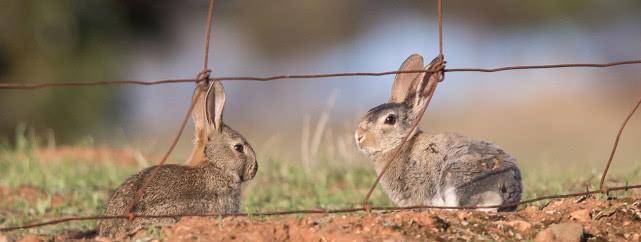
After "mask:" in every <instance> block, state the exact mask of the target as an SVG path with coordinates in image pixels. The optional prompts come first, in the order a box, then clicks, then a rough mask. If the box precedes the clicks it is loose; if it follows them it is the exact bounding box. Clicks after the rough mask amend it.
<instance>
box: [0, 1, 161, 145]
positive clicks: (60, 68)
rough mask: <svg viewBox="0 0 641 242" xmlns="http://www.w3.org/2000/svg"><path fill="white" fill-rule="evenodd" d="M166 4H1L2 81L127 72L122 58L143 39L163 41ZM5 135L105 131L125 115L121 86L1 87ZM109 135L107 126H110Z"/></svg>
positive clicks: (0, 128) (0, 130) (0, 125)
mask: <svg viewBox="0 0 641 242" xmlns="http://www.w3.org/2000/svg"><path fill="white" fill-rule="evenodd" d="M159 6H167V4H163V3H162V2H158V1H135V0H134V1H126V0H119V1H93V0H87V1H85V0H83V1H69V0H67V1H65V0H55V1H31V0H26V1H22V0H14V1H2V2H0V29H1V30H2V31H0V82H38V81H83V80H87V81H89V80H107V79H114V78H118V77H119V73H121V72H123V71H125V70H126V69H127V63H123V62H122V61H121V60H120V59H121V58H119V56H120V55H122V54H125V53H126V52H127V48H131V47H129V46H128V44H129V43H130V42H131V41H132V40H135V39H137V38H158V37H159V35H162V33H163V31H162V30H163V29H164V23H163V22H162V21H159V20H161V19H162V18H161V17H162V11H164V9H161V8H160V7H159ZM0 92H1V93H2V94H1V95H0V137H12V136H13V133H14V130H15V128H16V124H18V123H25V124H26V125H27V126H29V127H34V128H36V129H37V130H38V129H39V130H42V129H45V128H47V129H53V130H55V132H56V134H57V137H58V138H62V139H63V140H66V141H72V140H73V139H72V138H74V137H79V136H85V135H87V134H91V135H97V134H100V133H101V132H99V131H97V130H95V129H97V128H100V127H110V125H109V124H113V123H114V122H118V121H120V120H121V118H122V114H123V113H124V112H125V111H126V110H123V109H124V108H126V107H127V105H123V102H126V99H125V97H124V95H119V88H118V87H87V88H73V89H68V88H53V89H43V90H34V91H10V90H3V91H0ZM102 132H107V131H102Z"/></svg>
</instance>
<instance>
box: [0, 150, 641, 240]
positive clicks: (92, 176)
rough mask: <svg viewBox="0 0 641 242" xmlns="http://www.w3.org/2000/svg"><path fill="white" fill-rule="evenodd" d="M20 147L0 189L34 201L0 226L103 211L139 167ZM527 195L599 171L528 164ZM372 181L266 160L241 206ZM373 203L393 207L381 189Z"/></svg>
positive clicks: (365, 167)
mask: <svg viewBox="0 0 641 242" xmlns="http://www.w3.org/2000/svg"><path fill="white" fill-rule="evenodd" d="M17 144H18V145H17V146H16V147H9V146H8V145H6V144H0V187H2V188H5V189H6V188H8V189H18V188H20V187H23V186H30V187H34V188H37V189H38V190H40V191H41V192H40V193H39V195H38V197H37V199H35V200H28V199H26V198H23V197H20V196H18V195H12V197H13V198H14V199H13V200H12V201H11V202H10V203H6V204H2V203H5V201H6V200H5V199H6V198H0V199H2V200H0V226H2V227H5V226H12V225H19V224H23V223H27V222H31V221H42V220H47V219H51V218H56V217H61V216H68V215H96V214H100V213H101V211H102V209H103V205H104V203H105V200H106V199H107V198H108V196H109V194H110V192H111V191H112V190H113V189H115V188H116V187H117V186H118V185H119V184H120V183H121V182H122V181H124V179H125V178H126V177H127V176H129V175H131V174H133V173H135V172H136V171H138V170H140V169H142V167H139V166H138V165H135V164H131V165H122V164H121V163H115V162H96V161H91V160H81V159H67V160H39V159H38V157H36V156H35V155H34V152H33V147H36V146H37V144H35V143H34V142H27V141H25V140H18V142H17ZM640 173H641V169H639V167H636V168H635V169H630V170H629V171H628V172H627V173H626V175H624V176H618V178H619V180H621V181H630V182H634V181H635V179H636V180H638V177H639V174H640ZM523 175H524V186H525V194H524V198H525V199H527V198H532V197H534V196H539V195H547V194H555V193H561V192H575V191H582V190H585V187H584V184H592V185H595V184H596V183H598V176H594V174H593V176H591V177H592V178H590V179H586V177H585V176H586V175H585V174H584V173H582V172H559V173H551V174H550V173H549V172H547V171H546V170H544V169H534V168H531V167H528V170H524V171H523ZM374 179H375V174H374V171H373V169H372V167H370V166H369V164H360V165H359V164H357V165H350V166H349V167H345V166H343V165H341V164H340V163H338V162H319V163H318V165H316V166H314V167H313V168H311V169H309V170H306V169H304V167H303V166H302V165H301V164H299V163H292V162H282V161H277V160H273V159H271V160H270V159H267V160H264V161H262V162H261V163H260V164H259V170H258V174H257V176H256V177H255V179H254V180H252V181H250V182H249V183H248V184H247V185H246V186H245V187H244V191H243V203H242V210H244V211H248V212H253V211H270V210H285V209H305V208H307V209H309V208H330V209H331V208H341V207H353V206H357V205H358V204H359V203H360V202H361V201H362V199H363V197H364V195H365V194H366V192H367V191H368V189H369V186H370V185H371V183H372V182H373V180H374ZM56 195H59V196H60V195H61V196H63V197H64V203H63V204H62V205H58V206H53V204H52V197H53V196H56ZM371 202H372V204H374V205H392V204H391V202H390V201H389V200H388V199H387V196H386V195H385V194H384V193H383V192H382V191H381V189H380V188H379V189H377V190H376V192H375V193H374V194H373V196H372V200H371ZM94 226H95V222H93V221H86V222H73V223H65V224H60V225H54V226H46V227H40V228H36V229H32V230H28V231H19V232H13V235H14V236H17V235H18V234H19V233H25V232H29V233H37V234H51V233H58V232H60V231H62V230H69V229H74V230H88V229H92V228H93V227H94Z"/></svg>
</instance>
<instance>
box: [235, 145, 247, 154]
mask: <svg viewBox="0 0 641 242" xmlns="http://www.w3.org/2000/svg"><path fill="white" fill-rule="evenodd" d="M244 148H245V146H243V145H242V144H235V145H234V150H236V151H238V152H240V153H242V152H243V150H244Z"/></svg>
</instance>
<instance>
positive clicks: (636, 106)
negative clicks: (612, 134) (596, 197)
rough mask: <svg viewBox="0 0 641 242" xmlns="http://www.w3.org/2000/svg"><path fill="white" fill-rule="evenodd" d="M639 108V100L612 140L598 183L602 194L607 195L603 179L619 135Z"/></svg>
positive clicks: (640, 102) (640, 103)
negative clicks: (608, 155)
mask: <svg viewBox="0 0 641 242" xmlns="http://www.w3.org/2000/svg"><path fill="white" fill-rule="evenodd" d="M639 106H641V99H639V101H638V102H637V104H636V105H635V106H634V108H632V110H631V111H630V113H629V114H628V116H626V117H625V120H624V121H623V123H622V124H621V127H620V128H619V131H617V135H616V138H614V144H613V145H612V150H611V151H610V157H608V162H607V163H606V165H605V169H603V174H602V175H601V181H600V182H599V189H600V190H601V191H602V192H603V193H607V192H608V189H607V188H606V187H605V177H606V176H607V175H608V170H609V169H610V164H612V160H613V159H614V154H615V153H616V152H617V147H618V146H619V139H621V134H623V129H625V126H626V125H627V124H628V122H629V121H630V119H631V118H632V116H633V115H634V112H636V111H637V109H639Z"/></svg>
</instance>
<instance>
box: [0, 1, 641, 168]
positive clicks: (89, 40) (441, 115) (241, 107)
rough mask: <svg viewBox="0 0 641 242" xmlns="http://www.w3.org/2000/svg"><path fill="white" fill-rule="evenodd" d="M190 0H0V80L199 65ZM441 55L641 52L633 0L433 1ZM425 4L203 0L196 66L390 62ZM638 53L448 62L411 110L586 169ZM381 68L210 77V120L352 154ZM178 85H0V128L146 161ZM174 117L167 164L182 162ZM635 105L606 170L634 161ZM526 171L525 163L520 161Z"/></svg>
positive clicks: (146, 73) (430, 33) (387, 81)
mask: <svg viewBox="0 0 641 242" xmlns="http://www.w3.org/2000/svg"><path fill="white" fill-rule="evenodd" d="M206 7H207V1H205V0H199V1H196V0H189V1H160V0H156V1H151V0H113V1H93V0H92V1H62V0H60V1H31V0H29V1H18V0H13V1H7V0H5V1H2V2H0V30H1V31H0V82H3V83H36V82H49V81H60V82H63V81H92V80H93V81H95V80H112V79H135V80H155V79H171V78H192V77H195V76H196V73H197V72H198V71H200V68H201V66H202V49H203V37H204V30H205V19H206V14H207V13H206ZM444 9H445V10H444V12H445V17H444V22H445V25H444V42H445V55H446V59H447V64H448V67H450V68H464V67H496V66H507V65H530V64H553V63H563V62H585V63H590V62H595V63H602V62H610V61H617V60H626V59H638V58H640V57H641V42H640V41H641V25H640V24H639V23H641V15H640V14H639V12H641V2H640V1H636V0H620V1H605V0H567V1H555V0H536V1H535V0H527V1H525V0H522V1H508V0H494V1H464V0H447V1H445V5H444ZM435 14H436V8H435V1H418V0H403V1H373V0H368V1H365V0H349V1H344V0H308V1H296V0H272V1H261V0H246V1H216V6H215V13H214V24H213V41H212V50H211V56H210V66H211V69H212V70H213V74H212V75H213V76H235V75H242V76H252V75H256V76H270V75H277V74H303V73H329V72H354V71H389V70H396V69H397V68H398V66H399V65H400V63H401V62H402V61H403V60H404V59H405V58H406V57H407V56H408V55H410V54H412V53H420V54H422V55H424V56H425V59H426V61H429V60H430V59H431V58H432V57H433V56H435V55H436V54H437V44H436V41H437V37H436V30H437V27H436V22H435V21H436V17H435ZM640 70H641V66H639V65H629V66H621V67H615V68H610V69H588V68H582V69H579V68H577V69H550V70H524V71H509V72H501V73H448V75H447V77H446V81H445V82H444V83H442V84H441V85H440V86H439V89H438V90H437V92H436V96H435V98H434V99H433V102H432V104H431V106H430V108H429V110H428V112H427V113H426V116H425V117H424V119H423V123H422V125H421V127H422V129H423V130H425V131H427V132H429V133H438V132H445V131H451V132H458V133H462V134H464V135H467V136H470V137H473V138H478V139H485V140H491V141H494V142H496V143H498V144H499V145H500V146H502V147H504V148H505V149H506V150H508V151H509V152H510V153H512V154H513V155H515V156H516V157H518V158H519V160H520V162H521V165H522V167H523V169H524V170H525V171H524V173H526V174H528V170H536V171H539V172H538V173H537V174H539V173H540V174H553V173H558V174H568V173H578V174H586V173H590V174H593V175H594V174H598V173H599V172H600V170H601V169H602V166H603V162H604V161H605V160H606V159H607V156H608V154H609V149H610V147H611V144H612V142H613V138H614V135H615V133H616V131H617V129H618V127H619V125H620V123H621V121H622V119H623V118H624V117H625V115H626V114H627V112H628V110H629V109H630V108H632V106H633V105H634V103H635V101H636V100H638V98H639V95H641V76H640V75H639V72H640ZM392 79H393V77H392V76H384V77H341V78H327V79H313V80H281V81H274V82H265V83H262V82H224V85H225V88H226V91H227V106H226V109H225V121H226V122H227V123H228V124H230V125H231V126H232V127H234V128H235V129H237V130H238V131H240V132H241V133H242V134H243V135H244V136H246V137H247V138H248V139H249V141H250V142H251V143H252V144H253V146H254V147H255V148H256V151H257V153H258V156H259V157H260V158H261V159H262V160H280V161H288V162H293V163H302V164H304V165H305V166H306V167H312V166H315V165H318V164H325V163H334V164H337V165H338V166H343V165H345V166H346V167H347V165H359V164H361V165H365V166H368V167H369V165H370V164H369V163H368V162H367V161H366V159H365V157H364V156H363V155H361V154H360V153H358V152H357V151H356V148H355V146H354V143H353V138H352V137H353V136H352V132H353V129H354V127H355V124H356V122H357V121H358V119H359V118H360V117H361V116H362V115H363V114H364V113H365V111H367V110H368V109H369V108H371V107H373V106H376V105H378V104H381V103H383V102H385V101H386V100H387V98H388V95H389V90H390V86H391V82H392ZM193 88H194V86H193V84H176V85H160V86H153V87H141V86H100V87H81V88H51V89H41V90H28V91H18V90H0V140H1V141H0V142H3V143H6V144H8V145H14V143H16V142H17V140H18V139H16V138H15V137H16V136H19V135H24V134H28V135H31V136H34V137H41V138H40V139H42V143H43V144H48V145H50V146H51V145H57V146H64V145H79V144H82V145H89V146H107V147H115V148H126V149H131V150H135V151H137V152H139V154H140V155H142V156H144V159H145V160H152V161H153V160H156V159H158V158H159V157H160V156H161V154H162V152H164V151H165V150H166V149H167V147H168V146H169V142H170V139H171V138H172V137H173V136H174V135H175V133H176V131H177V129H178V125H179V122H180V119H181V118H182V117H183V115H184V112H185V110H186V109H187V107H188V105H189V101H190V95H191V93H192V90H193ZM191 129H192V126H189V127H188V132H187V133H186V134H185V135H184V136H183V138H182V140H181V143H180V144H179V148H178V149H177V150H176V152H174V154H173V156H172V161H174V162H178V163H180V162H182V161H183V160H185V159H186V157H187V155H188V152H189V149H190V143H191V141H190V140H191ZM640 140H641V118H638V117H637V118H634V119H633V120H632V121H631V123H630V125H629V126H628V128H627V131H626V133H625V134H624V136H623V139H622V143H621V146H620V149H619V151H620V153H618V155H617V156H616V157H615V161H616V162H615V168H614V172H615V173H616V172H629V171H630V168H629V166H624V165H625V164H629V165H635V164H636V165H637V167H638V164H639V163H638V162H639V159H640V158H641V142H639V141H640ZM530 174H532V173H530Z"/></svg>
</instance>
